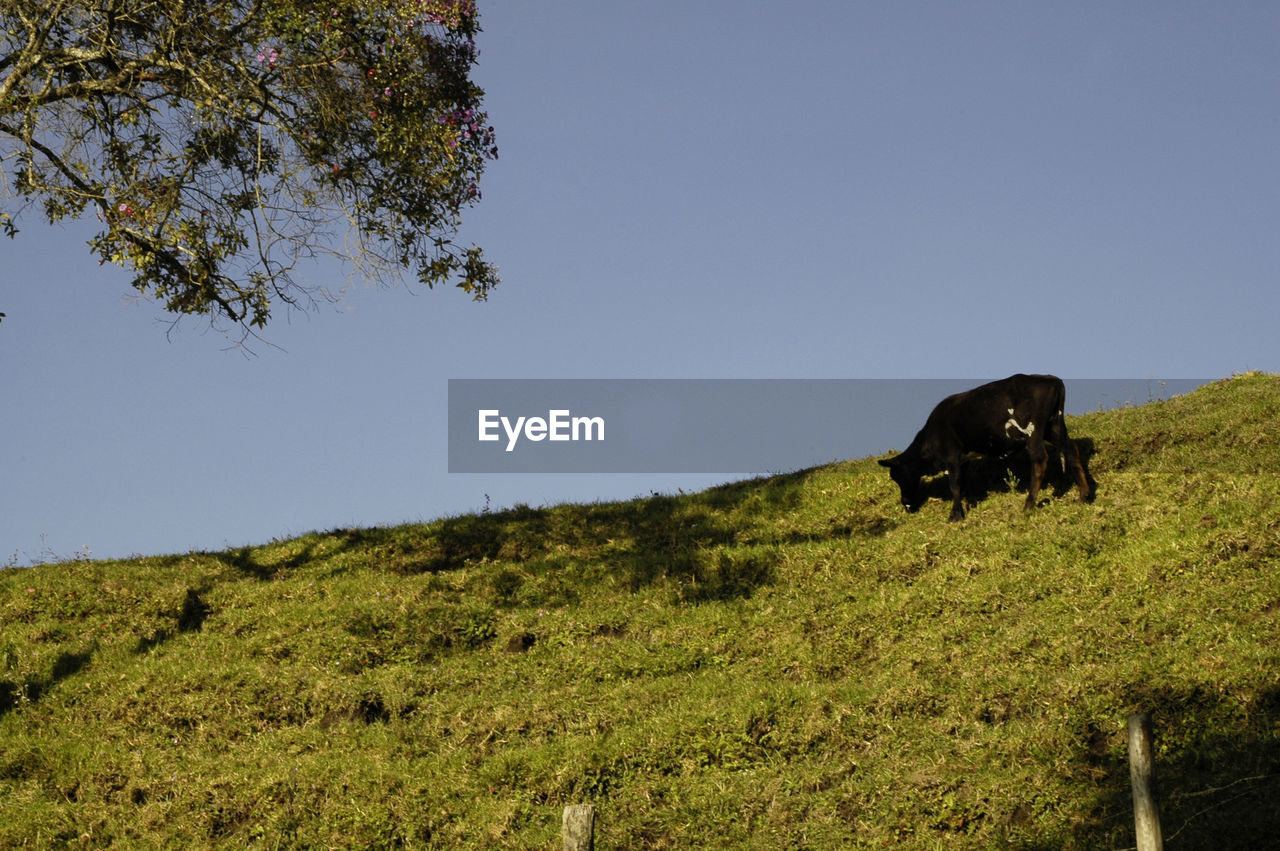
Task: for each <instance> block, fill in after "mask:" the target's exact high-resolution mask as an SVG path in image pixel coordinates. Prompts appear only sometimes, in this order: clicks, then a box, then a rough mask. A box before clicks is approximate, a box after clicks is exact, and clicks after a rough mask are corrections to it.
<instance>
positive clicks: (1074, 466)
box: [1062, 429, 1090, 502]
mask: <svg viewBox="0 0 1280 851" xmlns="http://www.w3.org/2000/svg"><path fill="white" fill-rule="evenodd" d="M1062 442H1063V444H1064V445H1065V447H1066V449H1065V450H1064V453H1063V454H1064V455H1066V459H1067V461H1066V466H1067V469H1068V470H1069V471H1070V472H1071V477H1072V478H1073V479H1075V482H1076V488H1077V489H1078V490H1079V492H1080V501H1081V502H1088V501H1089V497H1090V494H1089V477H1088V476H1086V475H1085V474H1084V462H1082V461H1081V460H1080V450H1079V449H1077V448H1076V444H1075V442H1074V441H1072V440H1071V439H1070V438H1068V437H1067V436H1066V430H1065V429H1064V430H1063V438H1062Z"/></svg>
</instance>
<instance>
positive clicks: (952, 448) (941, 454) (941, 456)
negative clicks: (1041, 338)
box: [880, 373, 1090, 520]
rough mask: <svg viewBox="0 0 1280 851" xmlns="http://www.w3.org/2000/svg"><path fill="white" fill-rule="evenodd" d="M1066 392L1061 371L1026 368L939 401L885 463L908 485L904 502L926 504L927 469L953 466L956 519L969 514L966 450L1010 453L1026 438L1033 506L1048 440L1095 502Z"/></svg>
mask: <svg viewBox="0 0 1280 851" xmlns="http://www.w3.org/2000/svg"><path fill="white" fill-rule="evenodd" d="M1066 397H1067V390H1066V388H1065V387H1064V386H1063V384H1062V379H1060V378H1058V377H1057V376H1054V375H1022V374H1021V373H1019V374H1018V375H1011V376H1009V377H1008V378H1004V379H1001V380H1000V381H992V382H991V383H990V384H983V385H982V386H981V387H975V388H973V389H972V390H966V391H965V392H963V393H956V394H955V395H953V396H948V397H947V398H945V399H943V400H942V401H941V402H939V403H938V404H937V406H936V407H935V408H934V409H933V413H931V414H929V419H928V420H926V421H925V424H924V428H922V429H920V433H919V434H917V435H916V437H915V440H913V441H911V445H910V446H908V447H907V448H906V450H905V451H904V452H903V453H902V454H901V455H896V456H894V457H893V458H886V459H882V460H881V461H880V464H881V465H882V466H884V467H888V468H889V475H890V476H892V477H893V480H894V481H895V482H896V483H897V484H898V487H899V488H900V489H901V490H902V505H903V507H905V508H906V509H907V511H912V512H914V511H918V510H920V506H921V505H923V504H924V502H925V500H926V499H927V498H928V497H927V496H925V494H924V488H923V487H922V486H921V483H920V479H921V477H922V476H926V475H929V474H931V473H936V472H938V471H939V470H943V469H945V470H946V471H947V478H948V480H949V482H950V484H951V499H952V502H951V518H950V519H951V520H962V519H964V505H963V504H962V501H961V499H960V460H961V458H962V457H963V456H964V454H965V453H966V452H977V453H979V454H981V455H1004V454H1007V453H1008V452H1010V451H1012V450H1014V449H1018V448H1021V447H1024V446H1025V447H1026V449H1027V453H1028V454H1029V455H1030V456H1031V481H1030V484H1029V485H1028V487H1027V505H1026V507H1027V508H1028V509H1033V508H1035V507H1036V498H1037V497H1038V496H1039V494H1040V486H1041V484H1042V483H1043V482H1044V475H1045V470H1046V469H1047V467H1048V461H1049V453H1048V452H1047V451H1046V450H1045V448H1044V444H1045V441H1046V440H1047V441H1049V442H1050V443H1052V444H1053V445H1054V446H1055V447H1056V448H1057V450H1058V452H1059V454H1060V455H1061V456H1062V459H1063V465H1064V469H1065V470H1066V471H1067V472H1068V473H1069V474H1070V476H1071V477H1072V479H1073V480H1074V481H1075V483H1076V485H1077V486H1078V488H1079V490H1080V499H1081V501H1086V502H1087V501H1088V500H1089V498H1090V493H1089V482H1088V479H1087V477H1086V476H1085V472H1084V465H1083V464H1081V462H1080V453H1079V451H1078V450H1077V449H1076V445H1075V444H1074V443H1072V442H1071V439H1070V438H1069V437H1068V436H1067V424H1066V421H1065V420H1064V419H1063V417H1062V410H1063V403H1064V401H1065V400H1066Z"/></svg>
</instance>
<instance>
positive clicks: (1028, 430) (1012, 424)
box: [1004, 408, 1036, 437]
mask: <svg viewBox="0 0 1280 851" xmlns="http://www.w3.org/2000/svg"><path fill="white" fill-rule="evenodd" d="M1011 428H1016V429H1017V430H1018V431H1020V432H1022V433H1023V434H1025V435H1026V436H1027V437H1030V436H1031V435H1032V434H1033V433H1034V432H1035V430H1036V424H1035V422H1034V421H1033V422H1029V423H1027V424H1026V426H1025V427H1024V426H1020V425H1018V421H1017V420H1016V419H1014V418H1013V408H1010V409H1009V421H1008V422H1006V423H1005V424H1004V436H1005V437H1010V436H1011V435H1010V434H1009V429H1011Z"/></svg>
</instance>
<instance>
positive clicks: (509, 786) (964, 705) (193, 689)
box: [0, 375, 1280, 849]
mask: <svg viewBox="0 0 1280 851" xmlns="http://www.w3.org/2000/svg"><path fill="white" fill-rule="evenodd" d="M1277 425H1280V377H1276V376H1263V375H1247V376H1240V377H1236V378H1233V379H1231V380H1227V381H1222V382H1218V383H1216V384H1213V385H1210V386H1208V387H1205V388H1202V389H1201V390H1198V391H1196V392H1195V393H1193V394H1190V395H1188V396H1184V397H1179V398H1175V399H1172V400H1169V401H1166V402H1157V403H1152V404H1148V405H1144V406H1140V407H1134V408H1128V409H1123V410H1117V411H1111V412H1105V413H1097V414H1091V415H1088V416H1085V417H1080V418H1075V419H1072V420H1070V421H1069V426H1070V428H1071V431H1072V434H1073V435H1074V436H1076V437H1077V438H1079V439H1081V441H1082V443H1084V444H1085V446H1086V447H1091V448H1092V452H1093V456H1092V459H1091V461H1090V469H1091V472H1092V474H1093V476H1094V477H1095V478H1096V479H1097V482H1098V486H1099V487H1098V494H1097V499H1096V501H1095V502H1094V503H1093V504H1091V505H1082V504H1080V503H1078V502H1077V501H1076V500H1075V498H1074V495H1063V496H1057V497H1054V498H1051V499H1050V500H1049V501H1048V503H1047V504H1046V505H1045V506H1044V507H1043V508H1041V509H1040V510H1039V511H1036V512H1033V513H1031V514H1024V512H1023V511H1022V508H1021V504H1022V498H1021V497H1020V496H1019V495H1017V494H1014V493H1009V492H1007V491H1008V489H1009V487H1010V485H1011V484H1014V483H1015V481H1016V471H1013V472H1010V473H1003V472H999V471H998V472H997V473H996V474H995V475H994V476H992V477H991V478H990V480H989V482H988V484H986V485H984V486H982V487H981V488H979V489H978V491H977V492H975V493H974V494H973V497H974V500H975V504H974V505H973V506H972V508H971V510H970V512H969V516H968V519H966V520H965V521H964V522H963V523H959V524H949V523H947V522H945V521H946V516H947V508H946V505H945V504H944V503H942V502H939V501H937V500H932V501H930V502H929V503H928V504H927V505H926V506H925V508H924V509H923V510H922V511H921V512H920V513H918V514H914V515H908V514H906V513H905V512H903V510H902V509H901V507H900V506H899V505H898V500H897V491H896V488H895V487H894V486H893V485H892V483H891V482H890V481H889V478H888V476H887V475H885V474H884V471H883V470H882V469H881V468H879V467H878V466H876V465H875V463H874V461H873V460H869V459H868V460H860V461H852V462H847V463H840V464H834V465H829V466H824V467H819V468H815V469H812V470H805V471H802V472H798V473H793V474H789V475H783V476H776V477H772V478H765V479H758V480H754V481H747V482H740V483H734V484H729V485H726V486H723V487H719V488H715V489H712V490H709V491H706V492H703V493H698V494H691V495H680V496H657V497H654V498H652V499H642V500H635V501H632V502H625V503H610V504H597V505H563V506H557V507H551V508H543V509H530V508H518V509H515V510H511V511H504V512H500V513H489V514H479V515H468V516H461V517H454V518H449V519H445V520H440V521H438V522H435V523H430V524H426V525H417V526H404V527H399V528H387V529H359V530H355V529H353V530H337V531H333V532H328V533H325V534H312V535H307V536H304V537H301V538H298V539H295V540H288V541H281V542H277V543H272V544H270V545H267V546H263V547H253V548H245V549H234V550H228V551H226V552H219V553H192V554H189V555H179V556H171V557H164V558H145V559H137V560H131V561H93V562H91V561H78V562H71V563H66V564H58V565H44V566H40V567H35V568H27V569H11V570H6V571H0V846H4V847H21V846H31V847H49V846H54V847H56V846H60V845H77V846H80V845H82V844H83V845H88V846H91V847H99V846H106V845H111V844H117V845H121V846H136V845H143V846H161V845H167V846H179V847H181V846H190V845H197V846H235V847H241V846H245V845H253V846H260V847H278V846H286V847H303V846H305V847H316V846H320V847H324V846H375V847H383V846H395V845H404V846H409V847H441V848H452V847H475V848H491V847H514V848H550V847H556V841H557V836H558V834H559V828H560V812H561V809H562V808H563V806H564V805H566V804H569V803H579V802H592V803H594V804H595V805H596V807H597V812H598V825H597V842H598V846H599V847H602V848H641V847H651V848H676V847H678V848H695V847H748V848H750V847H754V848H783V847H812V848H836V847H858V846H867V847H884V846H900V847H906V848H912V847H917V848H934V847H942V846H946V847H957V848H985V847H1016V848H1044V849H1049V848H1054V849H1056V848H1109V847H1126V846H1131V845H1132V844H1133V827H1132V810H1131V804H1130V800H1129V787H1128V774H1127V763H1126V756H1125V746H1124V724H1125V717H1126V715H1127V714H1128V713H1129V712H1131V711H1135V710H1145V711H1150V712H1151V713H1153V715H1154V719H1155V727H1156V734H1157V743H1156V744H1157V752H1156V757H1157V772H1158V773H1159V783H1160V794H1161V799H1162V806H1163V824H1164V833H1165V837H1166V841H1167V843H1168V847H1169V848H1171V849H1177V848H1206V849H1207V848H1244V847H1261V845H1262V844H1263V841H1264V840H1271V839H1273V838H1274V837H1275V836H1277V835H1280V809H1278V808H1277V807H1276V806H1275V801H1276V799H1277V798H1278V797H1280V569H1278V568H1280V433H1278V432H1280V429H1277ZM906 438H909V435H904V441H903V442H904V443H905V442H906ZM938 486H939V487H940V488H941V487H942V485H941V483H939V485H938ZM1014 486H1015V487H1016V484H1014Z"/></svg>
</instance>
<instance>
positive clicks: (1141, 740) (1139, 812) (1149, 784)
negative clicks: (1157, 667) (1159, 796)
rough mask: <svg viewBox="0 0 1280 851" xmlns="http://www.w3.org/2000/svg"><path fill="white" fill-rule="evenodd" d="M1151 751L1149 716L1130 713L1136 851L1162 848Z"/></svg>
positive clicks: (1130, 779)
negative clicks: (1136, 835)
mask: <svg viewBox="0 0 1280 851" xmlns="http://www.w3.org/2000/svg"><path fill="white" fill-rule="evenodd" d="M1154 762H1155V761H1154V759H1153V758H1152V754H1151V716H1150V715H1147V714H1146V713H1145V712H1144V713H1134V714H1133V715H1130V716H1129V781H1130V782H1131V783H1132V784H1133V824H1134V828H1135V829H1136V831H1137V834H1138V851H1162V849H1163V848H1164V838H1163V837H1162V836H1161V834H1160V806H1159V804H1157V803H1156V796H1155V766H1154Z"/></svg>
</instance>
